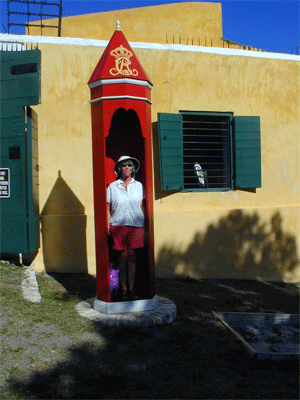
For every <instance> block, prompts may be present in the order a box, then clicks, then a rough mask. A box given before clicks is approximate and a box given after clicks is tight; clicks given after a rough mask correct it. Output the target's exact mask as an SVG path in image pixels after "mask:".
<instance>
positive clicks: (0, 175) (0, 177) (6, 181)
mask: <svg viewBox="0 0 300 400" xmlns="http://www.w3.org/2000/svg"><path fill="white" fill-rule="evenodd" d="M9 196H10V173H9V168H0V199H3V198H8V197H9Z"/></svg>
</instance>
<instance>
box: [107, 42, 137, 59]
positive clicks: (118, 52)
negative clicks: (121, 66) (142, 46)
mask: <svg viewBox="0 0 300 400" xmlns="http://www.w3.org/2000/svg"><path fill="white" fill-rule="evenodd" d="M110 54H111V55H112V56H114V57H116V58H119V57H126V58H130V57H131V56H132V52H131V51H130V50H128V49H125V47H123V46H122V45H121V46H120V47H117V48H116V49H114V50H112V51H111V52H110Z"/></svg>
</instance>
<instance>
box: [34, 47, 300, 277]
mask: <svg viewBox="0 0 300 400" xmlns="http://www.w3.org/2000/svg"><path fill="white" fill-rule="evenodd" d="M152 47H155V46H154V45H153V46H152ZM39 48H40V50H41V51H42V83H41V84H42V103H41V104H40V105H38V106H36V107H35V109H36V111H37V112H38V116H39V158H40V161H39V164H40V166H41V170H40V207H41V221H42V243H43V246H42V248H41V250H40V252H39V254H38V256H37V259H36V260H35V267H36V269H37V270H38V271H41V270H43V269H44V268H46V270H51V269H52V270H54V271H57V272H85V271H88V272H89V273H91V274H95V250H94V246H95V243H94V222H93V188H92V142H91V117H90V114H91V113H90V104H89V99H90V91H89V88H88V86H87V81H88V79H89V77H90V75H91V73H92V72H93V70H94V68H95V66H96V64H97V62H98V60H99V58H100V56H101V54H102V52H103V51H104V47H93V46H88V45H82V46H81V45H71V44H39ZM194 48H195V46H189V47H182V48H181V47H179V48H177V50H176V51H174V50H172V48H170V47H168V46H166V47H165V48H160V49H155V48H136V49H134V51H135V53H136V55H137V57H138V59H139V60H140V62H141V64H142V65H143V67H144V69H145V70H146V72H147V74H148V75H149V77H150V79H151V80H152V82H153V83H154V88H153V90H152V102H153V105H152V121H153V124H154V125H153V127H154V129H153V139H154V147H153V151H154V177H155V194H154V196H155V205H154V228H155V231H154V234H155V256H156V274H157V276H170V275H182V276H187V275H189V276H192V277H197V278H205V277H209V278H217V277H220V278H226V277H239V278H241V277H244V278H247V277H248V278H257V279H269V280H270V279H274V280H281V279H285V280H287V279H293V280H298V279H299V263H298V264H297V258H299V249H300V239H299V236H300V235H299V230H300V224H299V221H300V208H299V172H300V171H299V154H300V152H299V143H300V138H299V126H300V110H299V95H300V91H299V72H300V71H299V65H300V63H299V61H297V60H294V59H287V60H284V59H283V60H281V59H276V58H257V57H252V56H250V53H247V52H243V53H237V54H239V55H233V54H232V53H230V52H228V53H226V51H225V52H224V54H211V53H207V52H196V51H194ZM180 49H181V50H182V51H180ZM187 50H192V51H187ZM180 109H185V110H199V111H231V112H234V115H259V116H260V118H261V143H262V188H260V189H257V190H256V193H253V192H250V191H242V190H237V191H229V192H207V193H203V192H202V193H169V192H168V193H163V192H161V191H160V188H159V185H158V178H159V176H158V174H159V166H158V162H157V159H158V149H157V132H156V129H155V122H156V121H157V113H158V112H174V113H177V112H178V111H179V110H180ZM287 249H288V250H287Z"/></svg>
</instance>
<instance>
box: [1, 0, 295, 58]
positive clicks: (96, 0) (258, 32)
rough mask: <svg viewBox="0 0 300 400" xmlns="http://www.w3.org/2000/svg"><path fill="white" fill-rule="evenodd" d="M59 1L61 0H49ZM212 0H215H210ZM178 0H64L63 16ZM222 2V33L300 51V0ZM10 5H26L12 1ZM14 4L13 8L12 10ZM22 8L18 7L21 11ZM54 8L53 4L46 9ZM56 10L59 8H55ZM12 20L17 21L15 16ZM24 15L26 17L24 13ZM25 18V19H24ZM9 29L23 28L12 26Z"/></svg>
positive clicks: (248, 42) (3, 9) (3, 7)
mask: <svg viewBox="0 0 300 400" xmlns="http://www.w3.org/2000/svg"><path fill="white" fill-rule="evenodd" d="M47 1H48V2H49V1H50V2H58V0H47ZM207 1H212V0H207ZM0 2H1V9H0V12H1V32H2V33H4V32H6V31H7V1H6V0H0ZM175 2H179V1H176V0H139V1H136V0H133V1H130V0H123V1H118V0H106V1H103V0H82V1H77V0H63V1H62V5H63V16H68V15H79V14H86V13H93V12H101V11H109V10H116V9H124V8H133V7H143V6H150V5H157V4H166V3H175ZM212 2H217V1H215V0H214V1H212ZM219 3H222V10H223V37H224V39H228V40H232V41H233V42H237V43H240V44H244V45H247V46H253V47H258V48H261V49H262V50H266V51H271V52H280V53H289V54H291V53H293V54H300V50H299V46H300V44H299V38H300V28H299V25H300V23H299V21H300V1H299V0H298V1H288V0H286V1H282V0H261V1H257V0H248V1H243V0H235V1H231V0H226V1H219ZM11 7H22V8H24V7H25V5H22V4H21V5H20V4H17V3H15V4H12V5H11ZM12 10H13V8H11V11H12ZM20 10H21V8H19V9H18V11H20ZM22 11H23V9H22ZM47 11H48V12H49V13H52V12H53V7H52V8H51V9H50V8H49V10H47ZM55 11H56V8H55ZM13 18H14V19H12V17H11V22H16V17H13ZM24 18H25V17H24ZM23 22H25V21H24V19H23ZM10 33H21V34H23V33H24V31H22V30H21V28H19V27H11V30H10Z"/></svg>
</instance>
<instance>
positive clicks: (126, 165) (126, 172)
mask: <svg viewBox="0 0 300 400" xmlns="http://www.w3.org/2000/svg"><path fill="white" fill-rule="evenodd" d="M132 167H133V164H132V162H131V161H125V162H123V163H122V177H123V178H128V177H129V176H131V173H132Z"/></svg>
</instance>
